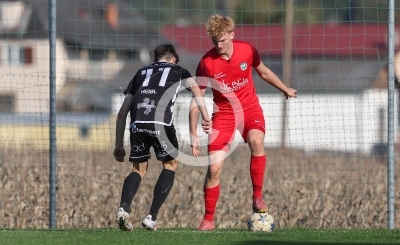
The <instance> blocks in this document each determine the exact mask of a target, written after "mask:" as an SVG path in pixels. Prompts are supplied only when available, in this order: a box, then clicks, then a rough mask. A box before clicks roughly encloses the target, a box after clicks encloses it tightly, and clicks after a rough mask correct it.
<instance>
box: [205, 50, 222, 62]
mask: <svg viewBox="0 0 400 245" xmlns="http://www.w3.org/2000/svg"><path fill="white" fill-rule="evenodd" d="M218 57H219V55H218V53H217V50H215V48H212V49H210V50H208V51H207V52H206V53H205V54H204V55H203V57H201V59H202V60H207V59H217V58H218Z"/></svg>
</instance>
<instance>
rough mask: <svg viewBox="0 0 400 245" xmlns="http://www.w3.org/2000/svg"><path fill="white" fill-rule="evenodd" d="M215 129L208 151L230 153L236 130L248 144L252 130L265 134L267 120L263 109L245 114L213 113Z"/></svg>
mask: <svg viewBox="0 0 400 245" xmlns="http://www.w3.org/2000/svg"><path fill="white" fill-rule="evenodd" d="M212 122H213V129H212V133H211V134H210V135H209V136H208V151H209V152H210V151H220V150H223V151H228V150H229V148H230V145H231V143H232V141H233V140H234V138H235V132H236V130H239V132H240V133H241V135H242V138H243V139H244V141H245V142H246V143H247V134H248V132H249V131H250V130H251V129H258V130H260V131H261V132H263V133H264V134H265V120H264V115H263V112H262V109H261V107H256V108H253V109H252V110H247V111H244V112H243V113H236V114H233V113H230V114H227V113H223V112H222V113H221V112H217V113H213V116H212Z"/></svg>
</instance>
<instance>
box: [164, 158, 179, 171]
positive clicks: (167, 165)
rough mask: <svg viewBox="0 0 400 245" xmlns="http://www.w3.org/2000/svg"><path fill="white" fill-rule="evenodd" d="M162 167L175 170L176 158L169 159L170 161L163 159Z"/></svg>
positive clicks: (176, 166) (176, 165)
mask: <svg viewBox="0 0 400 245" xmlns="http://www.w3.org/2000/svg"><path fill="white" fill-rule="evenodd" d="M163 165H164V169H168V170H171V171H174V172H175V171H176V169H177V168H178V161H177V160H176V159H173V160H170V161H165V162H163Z"/></svg>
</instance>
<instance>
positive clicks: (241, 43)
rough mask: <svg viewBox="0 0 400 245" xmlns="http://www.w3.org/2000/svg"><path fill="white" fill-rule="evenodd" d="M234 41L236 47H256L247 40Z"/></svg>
mask: <svg viewBox="0 0 400 245" xmlns="http://www.w3.org/2000/svg"><path fill="white" fill-rule="evenodd" d="M232 42H233V44H234V45H235V46H236V47H239V48H249V49H252V48H254V46H253V45H252V44H251V43H249V42H246V41H242V40H233V41H232Z"/></svg>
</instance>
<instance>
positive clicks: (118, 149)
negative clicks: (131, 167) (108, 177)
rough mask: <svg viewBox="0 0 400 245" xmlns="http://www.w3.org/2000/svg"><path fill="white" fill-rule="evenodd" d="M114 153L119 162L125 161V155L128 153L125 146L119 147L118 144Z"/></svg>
mask: <svg viewBox="0 0 400 245" xmlns="http://www.w3.org/2000/svg"><path fill="white" fill-rule="evenodd" d="M113 155H114V158H115V160H117V161H118V162H123V161H124V157H125V155H126V153H125V149H124V148H123V147H117V146H116V147H115V148H114V152H113Z"/></svg>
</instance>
